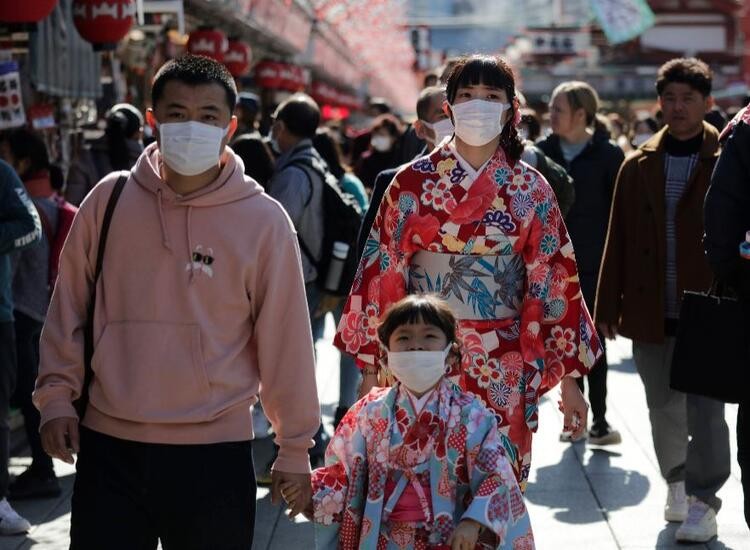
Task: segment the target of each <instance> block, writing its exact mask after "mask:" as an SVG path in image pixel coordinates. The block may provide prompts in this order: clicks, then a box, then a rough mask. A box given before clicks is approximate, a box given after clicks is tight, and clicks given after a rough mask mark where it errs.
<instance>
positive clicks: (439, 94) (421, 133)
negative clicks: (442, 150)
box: [357, 86, 450, 257]
mask: <svg viewBox="0 0 750 550" xmlns="http://www.w3.org/2000/svg"><path fill="white" fill-rule="evenodd" d="M444 100H445V89H444V88H439V87H436V86H434V87H431V88H425V89H424V90H422V92H421V93H420V95H419V99H418V100H417V120H416V121H415V122H414V125H413V128H414V132H415V134H416V136H417V137H418V138H419V139H422V140H424V141H425V143H426V144H427V145H426V147H425V148H424V149H422V151H420V152H419V153H418V154H417V156H416V157H414V158H415V159H416V158H419V157H421V156H423V155H426V154H427V153H429V152H430V151H432V150H433V149H434V148H435V146H436V145H437V143H436V142H441V141H442V138H443V137H445V135H443V132H441V131H440V130H441V126H443V125H445V123H444V122H441V121H444V120H448V115H446V114H445V113H444V112H443V101H444ZM439 122H441V124H440V125H439V126H438V127H437V128H436V127H435V124H437V123H439ZM448 122H450V120H448ZM436 129H437V131H436ZM412 160H413V159H412ZM409 162H412V161H411V160H410V161H409ZM401 168H402V166H397V167H396V168H390V169H388V170H383V171H382V172H380V173H379V174H378V175H377V177H376V178H375V183H374V184H373V186H372V194H371V195H370V207H369V208H368V209H367V212H366V213H365V218H364V220H362V226H361V228H360V230H359V237H357V252H358V254H359V255H360V257H361V256H362V251H363V250H364V249H365V243H366V242H367V235H369V233H370V228H371V227H372V222H373V221H374V220H375V216H376V215H377V213H378V208H380V201H381V200H383V195H384V194H385V190H386V189H387V188H388V185H389V184H390V183H391V181H393V178H395V177H396V174H397V173H398V171H399V170H400V169H401Z"/></svg>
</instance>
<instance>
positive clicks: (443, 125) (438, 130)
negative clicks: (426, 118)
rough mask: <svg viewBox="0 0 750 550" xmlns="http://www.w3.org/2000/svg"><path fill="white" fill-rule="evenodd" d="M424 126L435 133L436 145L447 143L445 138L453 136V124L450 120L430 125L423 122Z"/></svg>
mask: <svg viewBox="0 0 750 550" xmlns="http://www.w3.org/2000/svg"><path fill="white" fill-rule="evenodd" d="M423 124H424V125H425V127H427V128H429V129H430V130H432V131H433V132H435V145H440V144H441V143H443V141H445V138H448V137H451V136H452V135H453V130H454V128H453V123H452V122H451V119H449V118H444V119H442V120H438V121H437V122H435V123H433V124H430V123H429V122H423Z"/></svg>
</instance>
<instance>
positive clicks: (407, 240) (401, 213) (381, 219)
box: [335, 56, 601, 489]
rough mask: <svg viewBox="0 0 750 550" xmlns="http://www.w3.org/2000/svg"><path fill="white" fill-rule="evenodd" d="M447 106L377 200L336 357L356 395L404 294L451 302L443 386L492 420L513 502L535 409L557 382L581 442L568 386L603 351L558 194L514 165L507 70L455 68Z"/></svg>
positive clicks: (491, 65) (583, 412) (377, 369)
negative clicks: (429, 140) (445, 137)
mask: <svg viewBox="0 0 750 550" xmlns="http://www.w3.org/2000/svg"><path fill="white" fill-rule="evenodd" d="M446 95H447V101H446V103H445V104H444V109H445V111H446V113H447V114H448V115H449V116H450V117H451V119H452V121H453V123H454V126H455V135H454V137H453V139H451V140H449V141H446V142H444V143H443V145H442V146H441V147H439V148H437V149H435V150H434V151H432V152H431V153H430V154H429V155H427V156H425V157H422V158H420V159H417V160H416V161H414V162H413V163H411V165H409V166H407V167H406V168H404V169H403V170H401V171H400V172H399V173H398V174H397V175H396V177H395V179H394V180H393V182H392V183H391V185H390V187H389V188H388V190H387V191H386V195H385V197H384V200H383V201H382V203H381V205H380V208H379V210H378V214H377V216H376V218H375V221H374V223H373V226H372V229H371V230H370V233H369V236H368V240H367V244H366V246H365V250H364V253H363V255H362V259H361V262H360V266H359V271H358V273H357V277H356V278H355V281H354V284H353V285H352V290H351V293H350V295H349V298H348V300H347V304H346V307H345V309H344V314H343V316H342V318H341V322H340V324H339V327H338V331H337V334H336V339H335V344H336V346H337V347H339V349H341V350H342V351H343V352H346V353H350V354H352V355H354V356H355V357H356V360H357V363H358V365H359V366H360V368H362V370H363V377H364V378H363V384H362V390H361V391H362V393H365V392H367V391H369V389H370V388H371V387H372V386H374V385H377V384H378V377H379V376H380V375H382V374H383V373H381V370H384V369H385V367H384V366H383V365H382V362H381V360H380V359H381V350H380V347H379V344H378V339H377V326H378V323H379V319H380V317H381V315H382V314H383V313H384V312H385V310H386V309H387V308H388V306H389V305H391V304H392V303H394V302H396V301H398V300H399V299H400V298H402V297H403V296H404V295H406V294H407V293H421V292H434V293H437V294H438V295H440V296H441V297H442V298H443V299H445V300H447V301H448V302H449V304H450V305H451V307H452V309H453V311H454V312H455V313H456V316H457V318H458V319H459V333H460V337H461V339H462V342H463V343H462V356H463V361H462V364H461V366H460V367H457V368H455V370H454V371H453V372H451V373H450V375H451V376H452V377H453V379H454V381H456V382H457V383H458V384H459V385H460V386H461V388H463V389H464V390H467V391H470V392H473V393H475V394H476V395H477V396H478V397H479V398H480V399H481V400H482V401H483V402H484V403H485V404H486V405H487V406H488V407H489V408H490V409H491V410H492V411H494V413H495V415H496V417H497V420H498V426H499V430H500V434H501V437H502V438H503V442H504V446H505V448H506V451H507V452H508V458H509V459H510V461H511V463H512V464H513V466H514V469H515V472H516V476H517V478H518V481H519V483H520V485H521V488H522V489H523V488H524V487H525V482H526V479H527V478H528V476H529V469H530V464H531V434H532V432H534V431H535V430H536V428H537V412H538V410H537V404H538V401H539V398H540V397H541V395H542V394H543V393H544V392H546V391H548V390H549V389H551V388H553V387H555V386H556V385H557V384H558V383H561V409H562V410H563V412H564V413H565V428H566V429H567V430H569V431H571V432H574V433H578V432H581V431H583V430H584V429H585V427H586V419H587V409H588V407H587V405H586V402H585V400H584V399H583V396H582V395H581V392H580V390H579V389H578V386H577V385H576V383H575V380H574V378H575V377H578V376H581V375H582V374H585V373H586V372H588V369H589V368H590V367H591V365H593V364H594V362H595V360H596V359H597V358H598V356H599V355H600V353H601V351H600V343H599V340H598V338H597V336H596V331H595V330H594V326H593V323H592V322H591V317H590V316H589V313H588V310H587V309H586V305H585V303H584V301H583V298H582V296H581V290H580V286H579V282H578V272H577V268H576V262H575V257H574V254H573V247H572V245H571V243H570V238H569V237H568V232H567V230H566V228H565V224H564V223H563V219H562V215H561V214H560V209H559V208H558V205H557V202H556V200H555V196H554V193H553V192H552V190H551V188H550V186H549V184H548V183H547V182H546V181H545V180H544V178H543V177H542V176H541V175H540V174H539V173H538V172H537V171H535V170H534V169H533V168H531V167H530V166H528V165H527V164H525V163H523V162H521V161H520V156H521V152H522V151H523V145H522V143H521V141H520V139H519V137H518V134H517V132H516V124H517V123H518V114H519V107H518V100H517V99H516V96H515V81H514V78H513V72H512V70H511V68H510V66H509V65H508V64H507V63H505V61H503V60H502V59H500V58H499V57H492V56H470V57H465V58H463V59H461V61H460V62H459V63H458V64H457V65H456V66H455V68H454V70H453V72H452V73H451V76H450V77H449V79H448V84H447V89H446Z"/></svg>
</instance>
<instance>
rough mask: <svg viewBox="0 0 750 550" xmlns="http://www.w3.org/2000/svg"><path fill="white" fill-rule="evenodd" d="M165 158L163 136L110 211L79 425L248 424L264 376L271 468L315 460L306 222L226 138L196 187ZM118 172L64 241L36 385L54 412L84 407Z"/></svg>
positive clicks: (40, 404)
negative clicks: (205, 179) (89, 325)
mask: <svg viewBox="0 0 750 550" xmlns="http://www.w3.org/2000/svg"><path fill="white" fill-rule="evenodd" d="M160 165H161V158H160V155H159V153H158V149H157V148H156V144H154V145H151V146H150V147H148V148H147V149H146V150H145V151H144V153H143V154H142V155H141V157H140V159H139V160H138V162H137V164H136V166H135V168H134V169H133V172H132V175H131V176H130V178H129V180H128V182H127V183H126V184H125V187H124V189H123V192H122V195H121V196H120V200H119V202H118V203H117V208H116V209H115V213H114V216H113V218H112V224H111V226H110V232H109V237H108V239H107V246H106V253H105V257H104V264H103V269H102V275H101V278H100V279H99V283H98V286H97V301H96V311H95V315H94V342H95V350H94V357H93V360H92V366H93V370H94V379H93V382H92V384H91V386H90V391H89V395H90V402H89V405H88V408H87V410H86V414H85V416H84V418H83V420H82V425H83V426H86V427H88V428H90V429H92V430H95V431H98V432H101V433H104V434H107V435H110V436H113V437H118V438H121V439H127V440H132V441H141V442H148V443H172V444H190V443H218V442H225V441H242V440H248V439H251V438H252V437H253V433H252V421H251V414H250V406H251V405H252V404H253V403H254V402H255V401H256V397H255V396H256V395H257V394H258V392H259V391H260V397H261V400H262V402H263V408H264V411H265V413H266V415H267V416H268V418H269V420H270V421H271V424H272V426H273V428H274V431H275V432H276V443H277V444H278V445H279V447H280V450H279V454H278V458H277V460H276V463H275V465H274V468H275V469H277V470H280V471H285V472H292V473H304V472H309V471H310V463H309V459H308V455H307V449H308V448H309V447H310V446H311V445H312V436H313V435H314V434H315V431H316V430H317V428H318V425H319V424H320V408H319V404H318V397H317V390H316V384H315V365H314V361H315V359H314V353H313V343H312V335H311V330H310V321H309V316H308V311H307V302H306V298H305V286H304V282H303V278H302V269H301V264H300V253H299V248H298V243H297V237H296V234H295V231H294V227H293V225H292V223H291V221H290V220H289V217H288V216H287V215H286V213H285V211H284V209H283V208H282V206H281V205H280V204H279V203H278V202H276V201H275V200H273V199H272V198H270V197H269V196H268V195H266V194H265V193H263V188H262V187H261V186H260V185H258V184H257V183H256V182H255V181H254V180H252V179H250V178H248V177H246V176H245V175H244V166H243V165H242V161H241V160H240V158H239V157H238V156H236V155H235V154H234V153H233V152H232V151H231V149H229V148H227V149H226V154H225V155H224V166H223V169H222V171H221V173H220V174H219V177H218V178H217V179H216V181H214V182H213V183H211V184H209V185H208V186H206V187H204V188H202V189H200V190H198V191H196V192H194V193H191V194H189V195H185V196H179V195H177V194H176V193H175V192H174V191H172V189H171V188H170V187H169V186H168V185H167V184H166V183H164V181H163V180H162V179H161V176H160ZM118 175H119V174H116V173H115V174H111V175H109V176H107V177H106V178H104V180H102V181H101V182H100V183H99V184H98V185H97V186H96V187H95V188H94V189H93V190H92V191H91V193H90V194H89V195H88V196H87V197H86V199H85V200H84V202H83V203H82V204H81V208H80V210H79V212H78V215H77V216H76V218H75V221H74V223H73V226H72V229H71V231H70V234H69V236H68V239H67V241H66V243H65V247H64V249H63V252H62V256H61V259H60V272H59V273H60V275H59V279H58V281H57V285H56V286H55V291H54V294H53V296H52V303H51V305H50V309H49V314H48V316H47V321H46V323H45V325H44V330H43V332H42V340H41V361H40V368H39V377H38V379H37V385H36V391H35V392H34V403H35V405H36V406H37V408H39V410H40V411H41V416H42V425H44V424H45V423H46V422H49V421H50V420H52V419H54V418H60V417H73V418H75V417H76V416H77V415H76V412H75V409H74V408H73V405H72V402H73V401H74V400H75V399H77V398H78V396H79V395H80V393H81V386H82V383H83V373H84V367H83V326H84V324H85V318H86V309H87V306H88V302H89V299H90V291H91V284H92V280H93V271H94V266H95V264H96V253H97V246H98V234H99V228H100V227H101V225H102V220H103V218H104V210H105V208H106V204H107V201H108V199H109V196H110V194H111V191H112V189H113V187H114V184H115V182H116V180H117V178H118Z"/></svg>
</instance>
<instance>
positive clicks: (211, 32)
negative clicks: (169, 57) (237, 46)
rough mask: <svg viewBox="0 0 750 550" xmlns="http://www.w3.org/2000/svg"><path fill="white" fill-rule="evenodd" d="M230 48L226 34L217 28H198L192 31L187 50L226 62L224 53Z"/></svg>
mask: <svg viewBox="0 0 750 550" xmlns="http://www.w3.org/2000/svg"><path fill="white" fill-rule="evenodd" d="M228 48H229V41H228V40H227V37H226V35H225V34H224V33H223V32H221V31H219V30H216V29H198V30H195V31H193V32H191V33H190V37H189V38H188V43H187V50H188V52H190V53H192V54H193V55H205V56H206V57H210V58H211V59H215V60H216V61H218V62H219V63H223V62H224V54H225V53H226V51H227V49H228Z"/></svg>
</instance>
